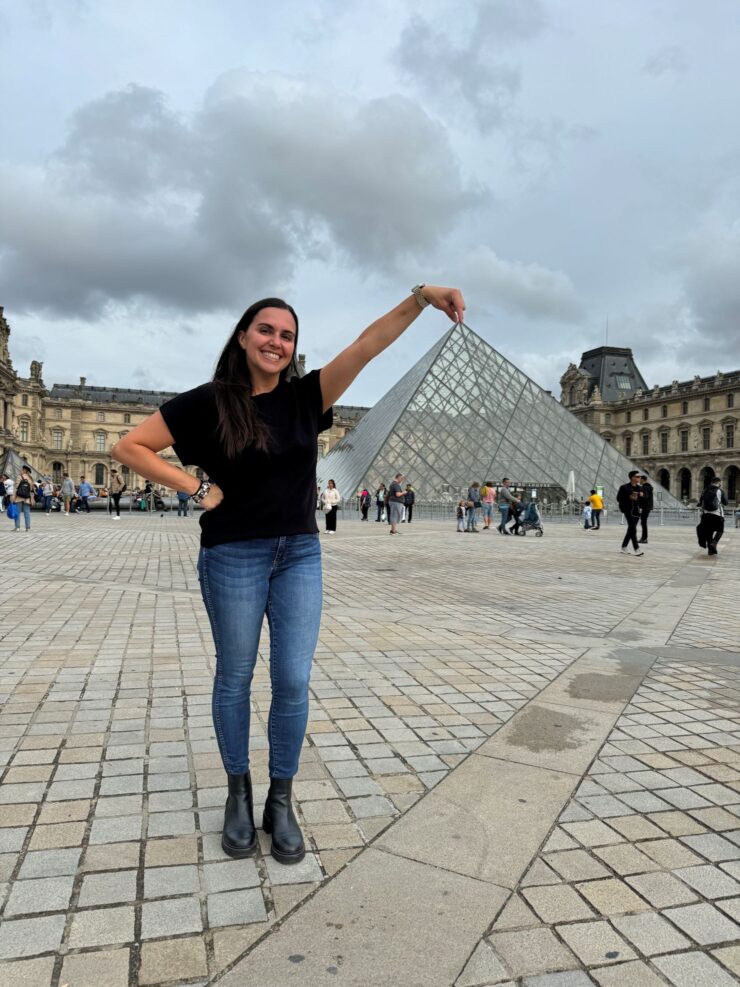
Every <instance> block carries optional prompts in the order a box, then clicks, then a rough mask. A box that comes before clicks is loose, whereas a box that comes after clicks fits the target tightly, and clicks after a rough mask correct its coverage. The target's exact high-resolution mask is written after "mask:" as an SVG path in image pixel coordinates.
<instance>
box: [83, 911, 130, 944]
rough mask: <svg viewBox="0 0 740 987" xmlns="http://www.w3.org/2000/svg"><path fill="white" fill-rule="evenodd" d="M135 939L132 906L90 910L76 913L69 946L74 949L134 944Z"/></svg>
mask: <svg viewBox="0 0 740 987" xmlns="http://www.w3.org/2000/svg"><path fill="white" fill-rule="evenodd" d="M133 938H134V909H133V906H131V905H125V906H122V907H117V908H95V909H90V910H89V911H81V912H76V913H75V915H74V916H73V917H72V928H71V930H70V933H69V945H70V946H71V947H72V948H73V949H77V948H80V947H84V946H107V945H110V944H113V943H119V942H132V941H133Z"/></svg>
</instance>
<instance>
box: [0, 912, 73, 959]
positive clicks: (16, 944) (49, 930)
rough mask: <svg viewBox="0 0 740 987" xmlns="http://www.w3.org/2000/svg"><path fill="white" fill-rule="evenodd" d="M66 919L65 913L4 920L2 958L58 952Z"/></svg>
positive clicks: (0, 927) (0, 940)
mask: <svg viewBox="0 0 740 987" xmlns="http://www.w3.org/2000/svg"><path fill="white" fill-rule="evenodd" d="M64 921H65V916H64V915H46V916H40V917H39V918H20V919H13V920H5V921H3V923H2V924H1V925H0V959H15V958H16V957H21V956H35V955H38V954H40V953H49V952H56V950H57V949H58V948H59V944H60V943H61V941H62V935H63V933H64ZM0 969H1V968H0Z"/></svg>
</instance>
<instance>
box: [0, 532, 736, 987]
mask: <svg viewBox="0 0 740 987" xmlns="http://www.w3.org/2000/svg"><path fill="white" fill-rule="evenodd" d="M622 530H623V529H620V528H619V526H618V525H617V524H615V523H613V522H612V523H611V524H609V525H606V526H605V527H604V528H603V529H602V530H601V531H600V532H598V533H590V532H589V533H586V532H584V531H583V530H582V529H581V527H580V526H579V525H577V524H575V523H574V524H572V525H570V524H562V525H555V524H551V525H548V526H547V527H546V532H545V537H544V538H533V537H527V538H508V539H507V538H502V537H500V536H498V535H496V534H491V533H488V534H486V535H485V536H484V538H480V539H467V538H464V537H463V538H460V537H459V535H457V533H456V532H455V531H454V523H453V522H451V523H449V524H443V523H437V522H430V521H426V522H425V521H421V522H418V523H417V522H416V521H415V522H414V523H413V524H412V525H404V526H402V528H401V531H402V537H400V538H397V539H391V540H390V542H389V541H388V537H387V527H386V526H385V525H381V524H374V523H369V524H366V525H365V524H360V523H359V522H347V523H344V524H343V523H342V521H341V519H340V524H339V532H338V534H337V535H336V536H335V537H333V538H331V539H327V540H326V543H325V544H324V545H323V548H324V577H325V610H324V620H323V625H322V633H321V639H320V644H319V649H318V651H317V654H316V660H315V666H314V673H313V677H312V697H311V701H312V705H311V716H310V722H309V729H308V736H307V739H306V743H305V748H304V752H303V758H302V766H301V771H300V775H299V777H298V779H297V781H296V786H295V795H296V798H297V801H298V810H299V815H300V819H301V823H302V826H303V829H304V832H305V834H306V836H307V842H308V843H309V844H310V845H309V853H308V854H307V856H306V858H305V860H304V861H302V863H300V864H299V865H296V866H293V867H285V866H281V865H279V864H277V863H276V862H275V861H274V860H273V859H272V858H271V857H270V855H269V841H268V840H264V839H263V834H262V833H261V831H260V840H261V843H260V849H259V850H258V854H257V857H256V859H247V860H240V861H235V860H231V859H229V858H227V857H225V856H224V854H223V853H222V851H221V848H220V841H219V833H220V826H221V822H222V819H223V803H224V801H225V795H226V791H225V784H224V782H225V777H224V773H223V769H222V767H221V764H220V759H219V756H218V752H217V746H216V741H215V737H214V733H213V729H212V725H211V715H210V689H211V679H212V671H213V644H212V641H211V635H210V629H209V626H208V621H207V618H206V615H205V612H204V610H203V607H202V603H201V599H200V592H199V589H198V583H197V576H196V572H195V560H196V556H197V551H198V527H197V523H196V522H195V521H193V520H192V519H190V520H184V519H177V518H174V517H171V516H167V517H164V518H159V517H137V516H132V517H124V518H123V520H122V522H121V523H120V524H114V523H112V522H111V521H109V519H108V518H107V517H106V516H105V515H102V514H97V515H96V514H93V515H90V516H72V517H60V516H51V517H45V516H38V515H36V514H34V517H33V530H32V532H31V533H30V534H28V535H26V534H23V533H21V534H19V535H15V534H13V533H12V531H11V524H10V523H9V522H7V520H6V521H5V523H4V525H3V530H1V531H0V537H1V538H2V543H3V546H4V551H3V558H4V566H3V579H2V584H1V586H0V607H1V618H0V619H1V621H2V623H1V625H0V626H1V628H2V630H1V632H0V633H1V638H0V648H1V649H2V650H1V652H0V656H1V659H2V661H1V664H0V700H2V703H3V705H2V707H1V709H0V765H1V766H2V767H0V770H1V771H2V775H0V781H1V784H0V882H3V883H2V884H0V890H1V895H2V896H1V897H0V903H1V904H2V908H3V911H2V920H1V925H0V985H2V987H6V985H8V987H10V985H13V987H62V985H68V987H138V985H148V987H155V985H158V987H165V985H166V987H173V985H185V984H188V985H192V984H206V983H214V984H218V985H221V987H237V985H238V987H244V985H246V987H251V985H255V987H256V985H266V987H282V985H283V984H293V983H295V984H301V985H323V984H343V985H357V987H360V985H362V987H381V985H391V984H392V985H394V987H417V985H418V987H452V985H456V987H479V985H493V984H496V985H501V987H503V985H506V987H512V985H515V984H516V985H525V987H587V985H598V987H630V985H635V987H653V985H656V987H657V985H659V984H673V985H675V987H698V985H707V987H725V985H730V984H737V983H740V633H739V632H740V621H739V620H738V616H737V599H738V591H739V590H740V575H739V574H738V558H739V556H740V538H739V537H738V532H736V531H735V530H728V532H727V534H726V536H725V538H724V539H723V541H722V542H721V543H720V555H719V556H718V557H717V558H714V559H710V558H707V557H706V556H704V555H702V554H701V553H699V551H698V548H697V545H696V541H695V538H694V535H693V529H691V528H690V527H677V526H676V527H665V528H657V527H656V528H654V529H653V530H652V532H651V538H650V545H649V546H648V549H647V553H646V555H645V556H644V557H643V558H634V557H625V556H622V555H620V553H619V542H620V540H621V534H622ZM266 646H267V639H266V637H265V639H264V640H263V642H262V648H261V655H262V656H266V654H267V647H266ZM269 696H270V693H269V674H268V668H267V665H266V662H265V660H264V657H261V659H260V663H259V664H258V670H257V673H256V676H255V689H254V705H255V711H256V715H255V716H254V717H253V720H252V750H253V757H252V762H253V763H252V773H253V778H254V781H255V803H256V806H257V813H256V815H257V822H258V825H259V823H260V822H261V805H260V803H261V801H262V800H263V799H264V795H265V792H266V788H267V776H266V770H267V750H266V737H265V723H266V717H267V709H268V705H269Z"/></svg>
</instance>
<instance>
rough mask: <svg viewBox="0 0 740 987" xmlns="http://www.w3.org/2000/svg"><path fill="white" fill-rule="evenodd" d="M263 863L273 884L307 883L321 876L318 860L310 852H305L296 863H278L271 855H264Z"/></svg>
mask: <svg viewBox="0 0 740 987" xmlns="http://www.w3.org/2000/svg"><path fill="white" fill-rule="evenodd" d="M265 864H266V866H267V875H268V877H269V879H270V881H271V882H272V883H273V884H308V883H310V882H312V881H320V880H321V879H322V877H323V874H322V873H321V867H320V865H319V862H318V861H317V859H316V857H315V856H314V854H312V853H307V854H306V856H305V857H304V858H303V860H302V861H301V862H300V863H298V864H280V863H278V862H277V860H275V859H274V858H273V857H265Z"/></svg>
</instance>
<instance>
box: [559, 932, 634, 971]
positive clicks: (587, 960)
mask: <svg viewBox="0 0 740 987" xmlns="http://www.w3.org/2000/svg"><path fill="white" fill-rule="evenodd" d="M557 931H558V933H559V935H560V936H562V938H563V939H564V940H565V941H566V943H567V944H568V945H569V946H570V948H571V949H572V950H573V952H574V953H575V954H576V956H577V957H578V958H579V960H580V961H581V962H582V963H583V964H584V965H585V966H594V965H596V964H604V963H610V962H611V963H620V962H622V961H624V960H633V959H635V958H636V956H635V953H634V951H633V950H632V949H631V948H630V947H629V945H628V944H627V943H626V942H625V941H624V939H622V937H621V936H620V935H618V934H617V933H616V932H615V931H614V929H612V927H611V926H610V925H609V923H608V922H603V921H601V922H600V921H593V922H576V923H574V924H573V925H558V926H557Z"/></svg>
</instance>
